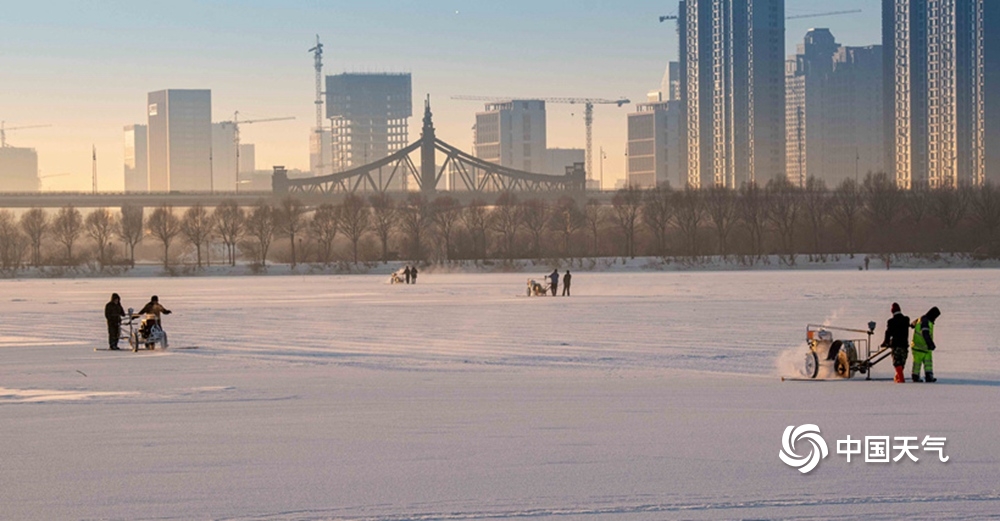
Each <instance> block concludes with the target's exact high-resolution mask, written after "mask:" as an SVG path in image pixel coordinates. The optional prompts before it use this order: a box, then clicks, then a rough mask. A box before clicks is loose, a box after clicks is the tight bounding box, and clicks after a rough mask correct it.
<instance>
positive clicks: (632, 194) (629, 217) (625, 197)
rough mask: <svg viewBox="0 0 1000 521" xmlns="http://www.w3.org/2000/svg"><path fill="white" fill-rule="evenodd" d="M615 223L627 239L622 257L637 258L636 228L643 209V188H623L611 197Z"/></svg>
mask: <svg viewBox="0 0 1000 521" xmlns="http://www.w3.org/2000/svg"><path fill="white" fill-rule="evenodd" d="M611 206H612V208H613V209H614V216H615V224H617V225H618V228H619V229H620V231H621V232H622V235H623V236H624V239H625V244H624V246H625V250H624V251H623V255H622V258H625V257H629V258H633V259H634V258H635V228H636V224H638V222H639V212H640V210H641V209H642V190H639V189H638V188H635V187H632V186H630V187H628V188H622V189H621V190H618V193H616V194H615V195H614V197H612V198H611Z"/></svg>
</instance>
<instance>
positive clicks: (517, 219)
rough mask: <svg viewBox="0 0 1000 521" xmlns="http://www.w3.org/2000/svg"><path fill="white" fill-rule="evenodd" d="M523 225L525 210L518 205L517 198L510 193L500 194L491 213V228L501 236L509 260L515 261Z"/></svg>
mask: <svg viewBox="0 0 1000 521" xmlns="http://www.w3.org/2000/svg"><path fill="white" fill-rule="evenodd" d="M523 223H524V215H523V209H522V208H521V205H519V204H517V196H516V195H514V194H512V193H510V192H504V193H502V194H500V196H499V197H497V200H496V203H495V204H494V205H493V211H492V212H490V228H492V229H493V230H494V231H495V232H497V233H498V234H500V242H501V244H502V248H503V252H504V255H505V257H506V258H507V259H513V258H514V256H515V255H516V254H517V232H518V230H520V229H521V225H522V224H523Z"/></svg>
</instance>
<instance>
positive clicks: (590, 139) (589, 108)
mask: <svg viewBox="0 0 1000 521" xmlns="http://www.w3.org/2000/svg"><path fill="white" fill-rule="evenodd" d="M451 99H453V100H461V101H487V102H508V101H512V100H515V99H530V100H538V101H544V102H546V103H557V104H563V105H583V106H584V111H583V122H584V124H585V125H586V127H587V179H590V176H591V175H592V174H593V173H594V168H593V166H594V105H617V106H618V107H619V108H621V107H622V106H623V105H628V104H629V103H632V102H631V101H630V100H627V99H624V98H622V99H617V100H610V99H600V98H501V97H495V96H452V97H451Z"/></svg>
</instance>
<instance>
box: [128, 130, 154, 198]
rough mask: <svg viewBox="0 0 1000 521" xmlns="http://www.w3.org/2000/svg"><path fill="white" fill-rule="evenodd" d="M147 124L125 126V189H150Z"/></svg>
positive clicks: (143, 190) (146, 190)
mask: <svg viewBox="0 0 1000 521" xmlns="http://www.w3.org/2000/svg"><path fill="white" fill-rule="evenodd" d="M146 155H147V146H146V125H129V126H127V127H125V191H126V192H148V191H149V167H148V166H147V165H148V163H147V162H146V161H147V159H146Z"/></svg>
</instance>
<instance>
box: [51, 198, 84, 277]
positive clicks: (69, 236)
mask: <svg viewBox="0 0 1000 521" xmlns="http://www.w3.org/2000/svg"><path fill="white" fill-rule="evenodd" d="M81 233H83V215H81V214H80V210H77V209H76V208H73V205H68V206H64V207H62V208H60V209H59V212H58V213H57V214H56V217H55V219H53V221H52V235H54V236H55V238H56V240H57V241H58V242H59V243H60V244H62V245H63V247H65V248H66V264H67V265H73V264H74V260H73V245H74V244H75V243H76V240H77V239H79V238H80V234H81Z"/></svg>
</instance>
